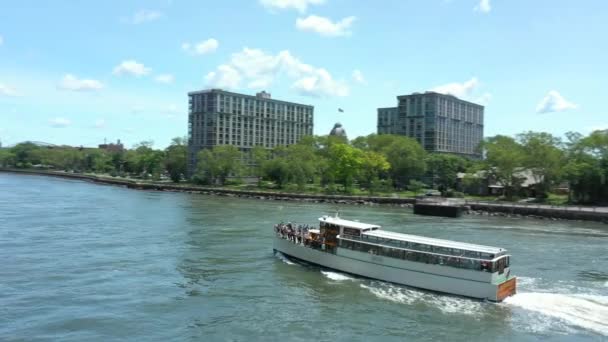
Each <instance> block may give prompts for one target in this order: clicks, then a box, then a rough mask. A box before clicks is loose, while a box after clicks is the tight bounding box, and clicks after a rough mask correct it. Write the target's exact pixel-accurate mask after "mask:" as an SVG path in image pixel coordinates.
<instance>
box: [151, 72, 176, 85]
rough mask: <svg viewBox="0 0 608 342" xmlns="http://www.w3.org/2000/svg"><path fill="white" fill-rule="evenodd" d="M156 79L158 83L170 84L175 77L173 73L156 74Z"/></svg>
mask: <svg viewBox="0 0 608 342" xmlns="http://www.w3.org/2000/svg"><path fill="white" fill-rule="evenodd" d="M155 80H156V82H158V83H165V84H170V83H173V81H175V77H173V75H171V74H161V75H158V76H156V78H155Z"/></svg>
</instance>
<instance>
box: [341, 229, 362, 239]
mask: <svg viewBox="0 0 608 342" xmlns="http://www.w3.org/2000/svg"><path fill="white" fill-rule="evenodd" d="M344 235H350V236H356V237H359V236H361V231H360V230H359V229H355V228H348V227H344Z"/></svg>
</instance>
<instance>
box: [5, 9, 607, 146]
mask: <svg viewBox="0 0 608 342" xmlns="http://www.w3.org/2000/svg"><path fill="white" fill-rule="evenodd" d="M606 23H608V2H605V1H600V0H598V1H592V0H589V1H585V2H575V1H567V0H564V1H559V0H553V1H548V0H537V1H529V0H526V1H524V0H508V1H507V0H481V1H480V0H418V1H413V0H412V1H406V0H402V1H388V0H386V1H381V0H379V1H355V0H352V1H350V0H228V1H213V2H211V1H208V2H203V1H183V0H156V1H154V0H149V1H103V2H91V1H88V2H76V1H60V0H56V1H52V2H51V1H46V2H42V1H31V0H20V1H9V0H5V1H2V3H1V4H0V141H2V143H3V144H5V145H9V144H13V143H17V142H20V141H23V140H37V141H45V142H50V143H54V144H70V145H84V146H93V145H96V144H98V143H101V142H103V140H104V138H107V139H108V140H111V141H113V140H116V139H121V140H122V141H124V142H125V143H126V144H127V145H128V146H132V145H133V144H135V143H137V142H139V141H142V140H153V141H154V142H155V146H156V147H159V148H160V147H164V146H166V145H167V144H168V143H169V142H170V140H171V138H173V137H175V136H184V135H185V134H186V131H187V95H186V94H187V92H188V91H193V90H200V89H204V88H208V87H221V88H225V89H230V90H234V91H238V92H243V93H248V94H254V93H255V92H256V91H260V90H263V89H265V90H266V91H268V92H271V93H272V96H273V98H277V99H282V100H287V101H295V102H301V103H306V104H311V105H314V106H315V128H314V131H315V134H327V133H328V132H329V130H330V129H331V127H332V126H333V123H334V122H336V121H340V122H342V123H343V125H344V127H345V129H346V131H347V133H348V135H349V137H350V138H354V137H356V136H359V135H367V134H369V133H373V132H375V129H376V108H378V107H388V106H394V105H395V104H396V96H397V95H402V94H409V93H412V92H416V91H425V90H437V91H441V92H446V93H452V94H454V95H457V96H459V97H462V98H465V99H468V100H471V101H474V102H479V103H482V104H484V105H485V106H486V111H485V124H486V126H485V127H486V128H485V135H486V136H491V135H495V134H508V135H512V134H516V133H519V132H522V131H526V130H535V131H547V132H550V133H553V134H557V135H562V134H563V133H565V132H567V131H570V130H575V131H579V132H582V133H588V132H590V131H591V130H593V129H600V128H608V115H607V113H606V112H607V111H606V106H605V105H604V103H605V101H603V96H604V93H603V92H602V91H603V90H604V89H605V80H606V79H607V78H608V66H607V65H606V61H607V60H608V45H607V44H606V37H605V35H606V32H608V30H607V25H608V24H606ZM337 108H343V109H344V113H338V111H337Z"/></svg>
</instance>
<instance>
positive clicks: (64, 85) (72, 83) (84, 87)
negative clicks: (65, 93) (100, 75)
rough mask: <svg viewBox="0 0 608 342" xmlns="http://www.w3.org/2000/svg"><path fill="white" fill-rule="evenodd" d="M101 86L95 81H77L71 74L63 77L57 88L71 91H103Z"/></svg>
mask: <svg viewBox="0 0 608 342" xmlns="http://www.w3.org/2000/svg"><path fill="white" fill-rule="evenodd" d="M103 87H104V86H103V84H102V83H101V82H99V81H97V80H87V79H78V78H77V77H76V76H74V75H72V74H66V75H65V76H63V79H62V80H61V82H59V85H58V88H59V89H63V90H72V91H90V90H100V89H103Z"/></svg>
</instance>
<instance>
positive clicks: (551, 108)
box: [536, 90, 577, 114]
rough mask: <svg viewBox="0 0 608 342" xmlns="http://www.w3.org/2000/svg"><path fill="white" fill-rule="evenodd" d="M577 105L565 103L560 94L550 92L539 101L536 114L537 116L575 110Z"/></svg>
mask: <svg viewBox="0 0 608 342" xmlns="http://www.w3.org/2000/svg"><path fill="white" fill-rule="evenodd" d="M576 107H577V105H576V104H574V103H572V102H569V101H567V100H566V99H565V98H564V97H563V96H562V95H560V93H558V92H557V91H555V90H551V91H549V92H548V93H547V95H545V97H544V98H543V99H542V100H540V102H539V103H538V105H537V106H536V112H537V113H539V114H544V113H553V112H563V111H565V110H568V109H576Z"/></svg>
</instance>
